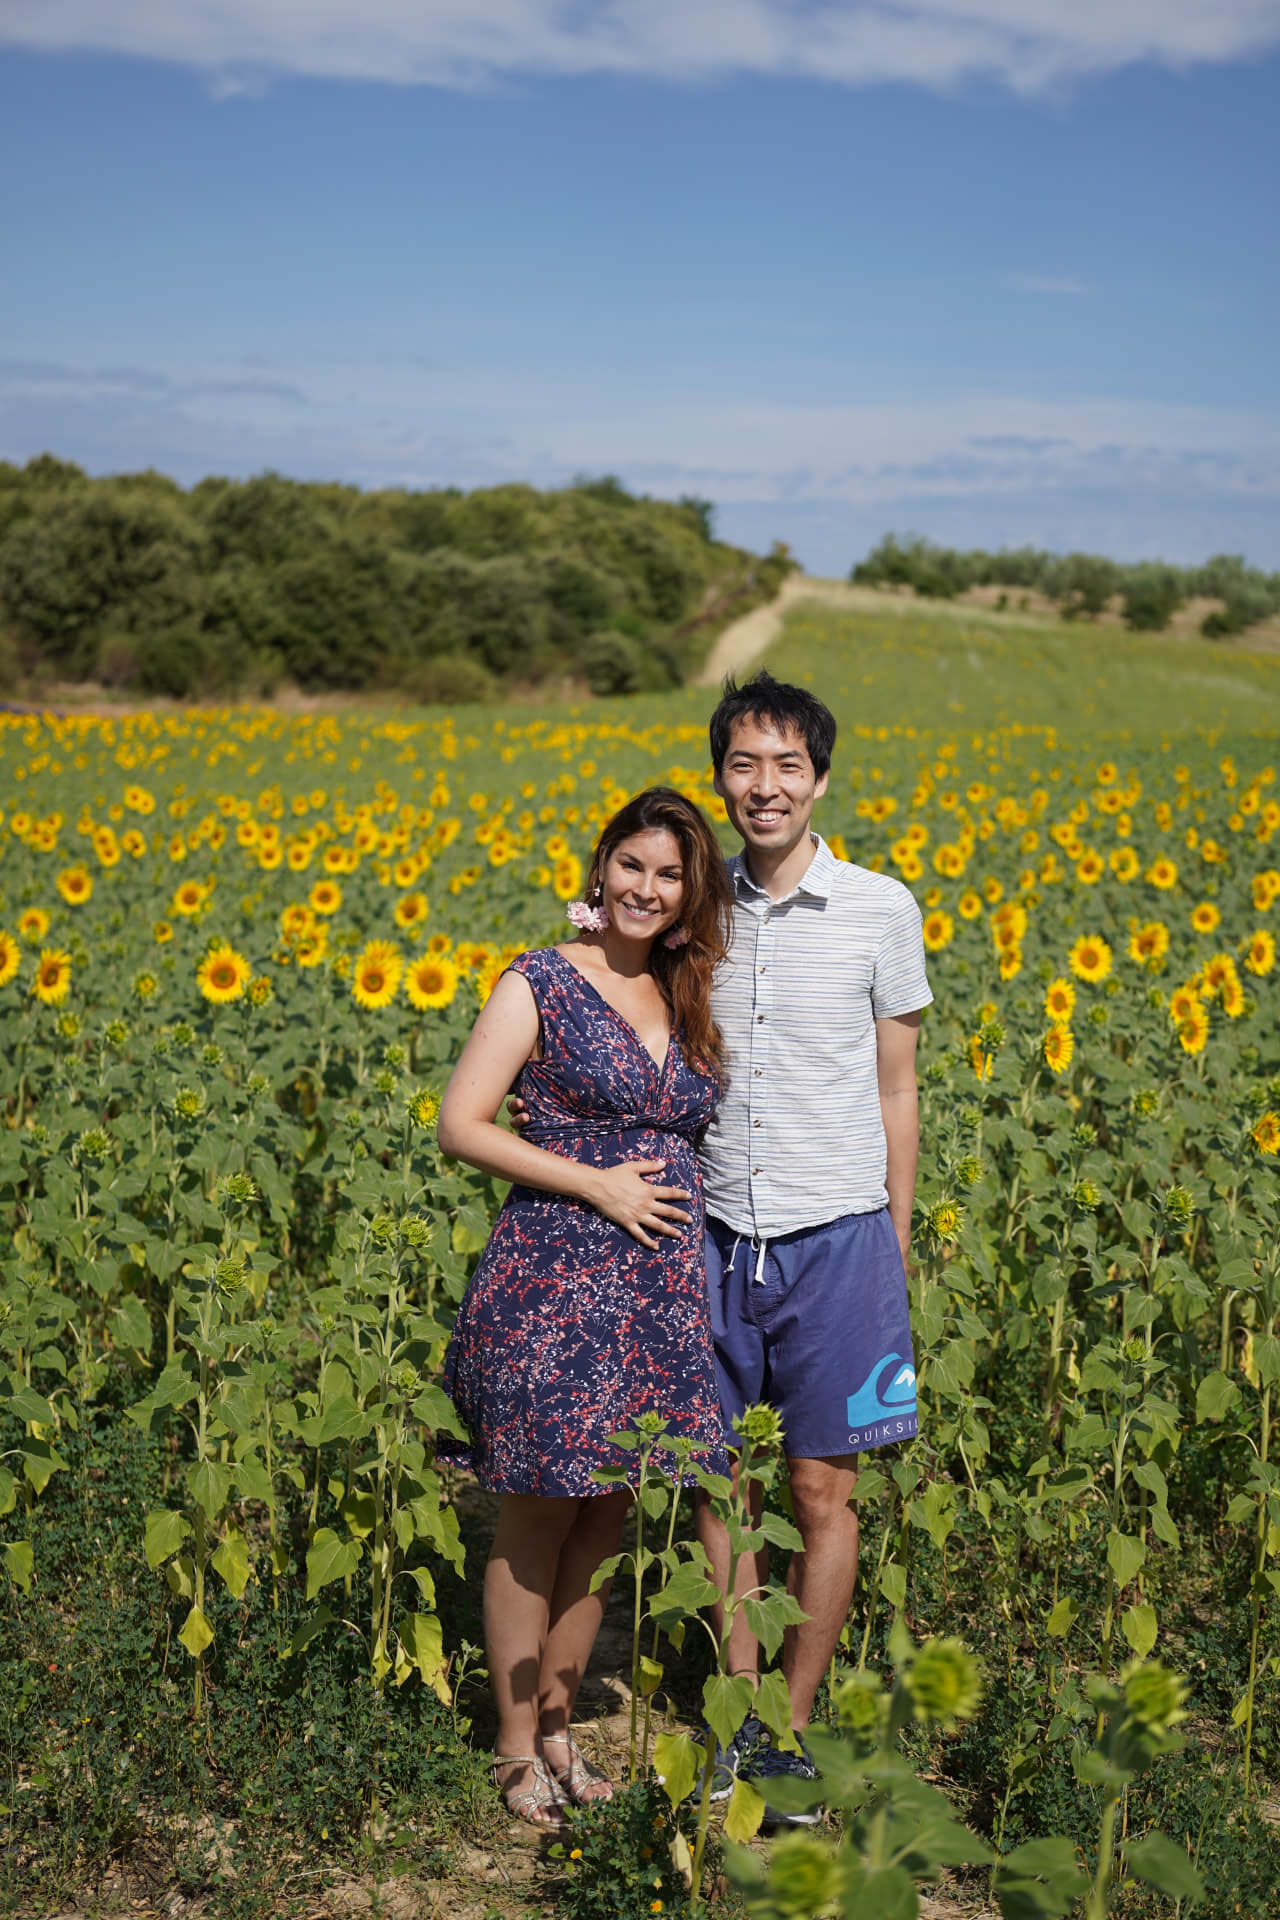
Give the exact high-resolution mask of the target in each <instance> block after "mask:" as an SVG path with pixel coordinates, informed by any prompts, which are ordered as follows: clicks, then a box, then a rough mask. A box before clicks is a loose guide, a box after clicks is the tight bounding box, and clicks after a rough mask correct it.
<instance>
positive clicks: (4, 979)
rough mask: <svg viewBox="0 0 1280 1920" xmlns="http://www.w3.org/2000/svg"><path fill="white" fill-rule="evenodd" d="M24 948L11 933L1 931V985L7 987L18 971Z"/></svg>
mask: <svg viewBox="0 0 1280 1920" xmlns="http://www.w3.org/2000/svg"><path fill="white" fill-rule="evenodd" d="M21 958H22V949H21V948H20V947H19V945H18V943H17V941H16V940H15V939H14V937H13V935H12V934H11V933H0V987H7V986H8V984H9V982H10V981H11V980H12V978H13V976H14V974H15V973H16V972H17V971H18V962H19V961H20V960H21Z"/></svg>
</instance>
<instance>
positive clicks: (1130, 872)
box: [1107, 847, 1140, 885]
mask: <svg viewBox="0 0 1280 1920" xmlns="http://www.w3.org/2000/svg"><path fill="white" fill-rule="evenodd" d="M1107 865H1108V866H1109V867H1110V868H1111V871H1112V873H1114V875H1115V877H1116V879H1117V880H1120V881H1123V882H1124V883H1125V884H1126V885H1127V884H1128V882H1129V881H1130V880H1136V879H1137V877H1138V868H1139V865H1140V862H1139V860H1138V856H1137V854H1136V853H1135V852H1134V850H1133V848H1132V847H1116V848H1115V849H1114V850H1113V851H1112V853H1111V854H1110V856H1109V858H1108V861H1107Z"/></svg>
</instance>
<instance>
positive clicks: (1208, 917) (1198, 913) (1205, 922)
mask: <svg viewBox="0 0 1280 1920" xmlns="http://www.w3.org/2000/svg"><path fill="white" fill-rule="evenodd" d="M1221 919H1222V915H1221V913H1219V911H1218V909H1217V907H1215V906H1214V904H1213V901H1212V900H1202V901H1201V902H1200V904H1199V906H1198V907H1193V908H1192V910H1191V924H1192V926H1193V927H1194V928H1195V930H1196V932H1197V933H1212V932H1213V930H1214V928H1215V927H1216V926H1217V925H1218V924H1219V922H1220V921H1221Z"/></svg>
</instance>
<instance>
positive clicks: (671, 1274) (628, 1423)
mask: <svg viewBox="0 0 1280 1920" xmlns="http://www.w3.org/2000/svg"><path fill="white" fill-rule="evenodd" d="M512 971H513V972H516V973H519V974H521V975H522V976H523V977H524V979H525V980H527V981H528V983H529V986H530V988H531V990H532V992H533V997H534V999H535V1000H536V1001H537V1003H538V1012H539V1015H540V1019H541V1058H540V1059H538V1060H534V1061H530V1063H529V1064H528V1065H527V1066H526V1067H525V1068H524V1070H523V1072H522V1073H521V1075H520V1078H519V1081H518V1082H517V1088H516V1090H517V1092H518V1093H519V1094H520V1096H521V1098H522V1099H523V1100H524V1101H525V1103H526V1106H527V1108H528V1124H527V1125H526V1127H525V1129H524V1138H525V1139H526V1140H528V1141H530V1142H531V1143H532V1144H533V1145H534V1146H537V1147H544V1148H546V1150H547V1151H548V1152H549V1153H558V1154H563V1155H565V1157H566V1158H568V1159H572V1160H581V1161H586V1162H589V1163H590V1164H591V1165H592V1166H598V1167H607V1166H616V1165H618V1164H619V1163H620V1162H622V1161H624V1160H664V1161H665V1162H666V1167H665V1170H664V1172H662V1173H660V1174H655V1175H651V1176H650V1177H651V1178H652V1179H653V1180H654V1181H655V1183H656V1184H657V1185H660V1186H672V1187H683V1188H684V1189H685V1190H686V1192H688V1193H690V1194H692V1195H693V1201H692V1204H691V1205H690V1206H689V1207H688V1208H687V1209H686V1211H687V1212H688V1213H689V1214H690V1216H691V1218H690V1221H689V1225H688V1226H687V1227H683V1228H681V1230H680V1234H679V1237H678V1238H676V1239H665V1238H664V1239H662V1240H660V1242H659V1245H658V1248H657V1250H656V1251H653V1250H651V1249H650V1248H648V1247H644V1246H642V1245H641V1244H640V1242H639V1241H638V1240H635V1239H633V1238H632V1236H631V1235H630V1234H629V1233H628V1232H627V1231H626V1229H625V1228H623V1227H619V1226H615V1225H614V1223H613V1221H611V1220H606V1219H605V1217H604V1215H603V1214H600V1213H597V1212H596V1210H595V1209H594V1208H593V1207H589V1206H587V1205H586V1203H585V1202H584V1201H579V1200H572V1199H568V1198H565V1197H563V1196H562V1195H559V1194H553V1193H542V1192H540V1191H538V1190H537V1189H536V1188H533V1187H523V1186H513V1187H512V1188H511V1191H510V1193H509V1194H508V1195H507V1199H506V1201H505V1203H504V1205H503V1208H502V1211H501V1213H500V1214H499V1215H498V1218H497V1220H496V1222H495V1223H494V1228H493V1232H492V1234H491V1235H490V1237H489V1244H488V1246H487V1247H486V1248H485V1250H484V1253H483V1254H482V1255H481V1257H480V1262H479V1265H478V1266H477V1267H476V1270H475V1273H474V1274H473V1276H472V1279H471V1284H470V1286H469V1287H468V1289H467V1292H466V1295H465V1297H464V1299H463V1301H462V1305H461V1306H460V1307H459V1309H458V1319H457V1324H456V1326H455V1327H454V1332H453V1338H452V1340H451V1341H450V1343H449V1351H448V1354H447V1355H446V1358H445V1369H444V1386H445V1389H446V1391H447V1392H448V1393H449V1394H450V1395H451V1396H452V1398H453V1401H454V1404H455V1406H456V1407H457V1409H458V1412H459V1413H460V1415H461V1416H462V1419H463V1421H464V1422H465V1424H466V1427H467V1429H468V1432H469V1433H470V1435H471V1441H470V1445H469V1446H467V1445H463V1444H462V1443H461V1442H459V1441H457V1440H450V1439H448V1438H447V1436H445V1435H441V1436H440V1449H439V1450H440V1453H441V1455H442V1456H443V1457H444V1458H446V1459H453V1460H455V1461H457V1462H458V1463H459V1464H461V1465H463V1466H468V1467H470V1468H471V1469H472V1471H473V1472H474V1473H475V1475H476V1477H477V1479H479V1480H480V1482H481V1483H482V1484H483V1485H484V1486H486V1487H492V1488H494V1489H495V1490H497V1491H499V1492H503V1493H536V1494H550V1495H559V1496H574V1495H582V1494H598V1493H602V1492H604V1491H606V1489H605V1488H603V1487H601V1486H600V1485H599V1483H598V1482H596V1481H593V1480H592V1478H591V1474H592V1472H593V1471H594V1469H595V1468H597V1467H624V1468H626V1469H627V1470H628V1473H629V1474H630V1475H632V1476H634V1472H635V1468H636V1456H635V1454H634V1453H629V1452H627V1451H626V1450H625V1449H624V1448H621V1447H617V1446H611V1445H610V1444H609V1439H608V1436H609V1435H610V1434H611V1433H619V1432H625V1431H626V1430H627V1429H629V1428H630V1427H632V1426H634V1424H635V1422H636V1419H637V1418H638V1416H639V1415H640V1414H642V1413H647V1412H649V1411H657V1412H659V1413H661V1414H663V1415H664V1416H665V1418H666V1420H667V1423H668V1427H669V1429H670V1431H671V1432H672V1433H677V1434H687V1435H689V1436H690V1437H692V1438H694V1439H696V1440H698V1441H700V1442H702V1443H704V1444H705V1448H706V1451H705V1452H702V1453H700V1454H699V1455H698V1460H699V1464H700V1465H702V1466H704V1467H707V1468H709V1469H711V1470H712V1471H714V1472H717V1473H724V1472H726V1471H727V1465H728V1462H727V1457H726V1455H725V1451H724V1443H723V1424H722V1420H721V1414H720V1396H719V1392H718V1389H717V1386H716V1375H715V1365H714V1361H713V1358H712V1350H711V1320H710V1312H709V1308H708V1302H707V1283H706V1268H705V1263H704V1252H703V1208H702V1178H701V1175H700V1173H699V1171H698V1162H697V1158H696V1154H695V1141H696V1137H697V1135H698V1132H699V1130H700V1129H701V1128H702V1127H703V1126H704V1125H705V1123H706V1121H707V1119H708V1118H709V1116H710V1114H711V1112H712V1109H713V1108H714V1106H715V1103H716V1083H715V1081H714V1080H713V1079H712V1078H711V1077H710V1076H709V1075H707V1074H704V1073H698V1072H694V1071H693V1070H692V1069H691V1068H690V1067H689V1066H688V1065H687V1064H686V1062H685V1059H684V1056H683V1054H682V1052H681V1049H680V1046H679V1043H678V1041H677V1039H676V1038H675V1037H674V1036H673V1038H672V1041H671V1044H670V1047H669V1048H668V1051H667V1057H666V1060H665V1061H664V1063H663V1064H662V1066H661V1067H659V1066H658V1065H656V1063H655V1062H654V1059H653V1056H652V1055H651V1054H650V1053H649V1051H648V1049H647V1047H645V1045H644V1044H643V1042H642V1041H641V1040H640V1038H639V1036H638V1034H637V1033H636V1032H635V1030H634V1028H633V1027H632V1026H631V1025H630V1024H629V1022H627V1021H626V1020H624V1019H623V1017H622V1015H621V1014H620V1013H617V1012H616V1011H615V1010H614V1008H613V1007H611V1006H610V1005H609V1003H608V1001H607V1000H605V999H604V998H603V996H602V995H601V994H600V993H598V992H597V991H596V989H595V987H593V986H592V984H591V982H590V981H589V980H588V979H587V978H586V977H585V975H583V974H582V973H581V972H579V970H578V968H577V967H575V966H574V964H573V962H572V961H571V960H568V959H566V958H565V956H564V955H563V954H562V953H559V952H557V950H556V949H555V948H554V947H541V948H536V949H535V950H534V951H532V952H530V953H524V954H521V955H520V957H519V959H517V960H515V961H513V962H512ZM667 1459H668V1462H669V1459H670V1456H667Z"/></svg>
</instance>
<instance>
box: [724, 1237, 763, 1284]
mask: <svg viewBox="0 0 1280 1920" xmlns="http://www.w3.org/2000/svg"><path fill="white" fill-rule="evenodd" d="M744 1240H748V1241H749V1242H750V1245H751V1247H752V1250H753V1251H754V1253H755V1256H756V1270H755V1273H754V1274H753V1275H752V1285H753V1286H757V1287H762V1286H763V1285H764V1257H765V1255H766V1253H768V1251H769V1236H768V1234H761V1236H760V1238H759V1239H757V1238H756V1236H755V1234H754V1233H753V1234H745V1233H739V1234H737V1235H735V1237H734V1242H733V1252H732V1253H731V1254H730V1255H729V1271H730V1273H732V1272H733V1269H734V1267H735V1266H736V1265H737V1262H738V1248H739V1247H740V1246H741V1245H742V1243H743V1241H744Z"/></svg>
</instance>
